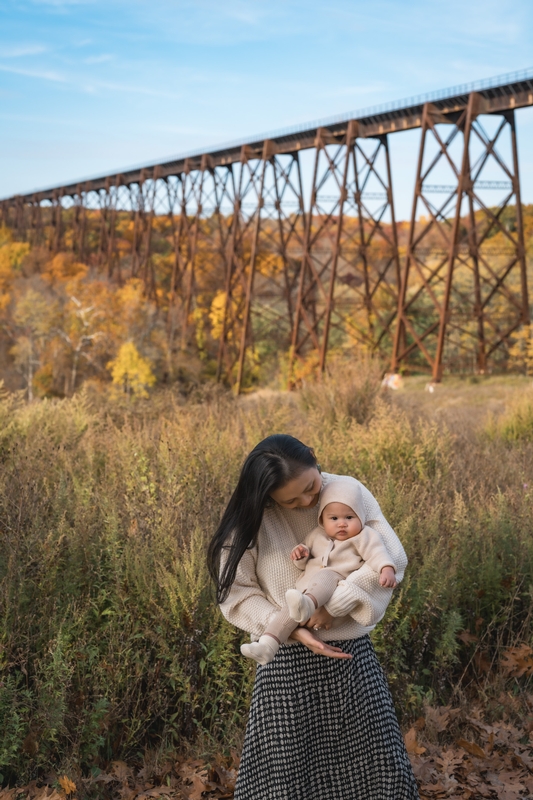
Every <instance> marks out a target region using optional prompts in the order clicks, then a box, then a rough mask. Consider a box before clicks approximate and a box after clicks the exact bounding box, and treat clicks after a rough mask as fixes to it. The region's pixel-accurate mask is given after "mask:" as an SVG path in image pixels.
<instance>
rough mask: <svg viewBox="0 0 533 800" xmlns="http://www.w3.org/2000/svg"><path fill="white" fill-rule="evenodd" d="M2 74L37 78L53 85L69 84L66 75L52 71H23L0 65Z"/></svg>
mask: <svg viewBox="0 0 533 800" xmlns="http://www.w3.org/2000/svg"><path fill="white" fill-rule="evenodd" d="M0 71H1V72H10V73H12V74H14V75H23V76H24V77H26V78H36V79H37V80H40V81H52V82H53V83H68V81H67V79H66V78H65V76H64V75H61V74H60V73H59V72H53V71H51V70H40V69H22V68H19V67H8V66H7V65H6V64H0Z"/></svg>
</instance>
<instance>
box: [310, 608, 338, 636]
mask: <svg viewBox="0 0 533 800" xmlns="http://www.w3.org/2000/svg"><path fill="white" fill-rule="evenodd" d="M333 619H334V618H333V617H332V616H331V614H329V613H328V612H327V611H326V609H325V608H324V606H321V607H320V608H317V610H316V611H315V613H314V614H313V615H312V616H311V617H309V619H308V620H307V622H306V623H305V627H306V628H314V630H320V628H324V630H326V631H329V629H330V628H331V623H332V622H333Z"/></svg>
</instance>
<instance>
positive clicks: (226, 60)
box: [0, 0, 533, 218]
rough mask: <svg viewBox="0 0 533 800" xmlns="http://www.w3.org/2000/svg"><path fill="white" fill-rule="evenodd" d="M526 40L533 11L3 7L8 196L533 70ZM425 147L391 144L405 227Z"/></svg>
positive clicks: (516, 5) (428, 4) (166, 4)
mask: <svg viewBox="0 0 533 800" xmlns="http://www.w3.org/2000/svg"><path fill="white" fill-rule="evenodd" d="M532 42H533V2H532V0H512V1H511V0H446V2H442V0H372V2H368V0H365V2H362V0H351V1H348V0H328V2H317V0H195V2H193V1H192V0H189V1H187V0H142V1H139V0H127V1H126V0H15V1H14V2H6V0H0V162H1V163H0V176H1V178H0V197H8V196H11V195H13V194H16V193H25V192H29V191H32V190H34V189H38V188H46V187H48V186H55V185H61V184H62V183H67V182H69V183H70V182H73V181H75V180H77V179H79V178H85V177H88V176H93V175H99V174H106V173H108V172H115V171H118V170H120V169H122V168H125V167H128V166H131V165H136V164H143V163H146V164H149V163H154V162H157V161H159V160H165V159H167V158H169V157H171V156H173V155H176V154H179V153H183V152H190V151H199V150H202V149H204V148H205V149H208V148H210V147H212V146H215V145H217V144H219V143H224V142H226V141H232V140H240V139H242V140H243V141H246V140H247V139H251V138H252V137H253V135H254V134H257V133H265V132H268V131H271V130H276V129H279V128H284V127H288V126H292V125H299V124H301V123H305V122H308V121H313V120H316V119H321V118H323V117H328V116H332V115H340V114H344V113H349V112H351V111H356V110H357V109H360V108H364V107H367V106H371V105H375V104H378V103H384V102H388V101H390V100H397V99H401V98H403V97H409V96H412V95H416V94H420V93H424V92H429V91H433V90H435V89H443V88H446V87H447V86H453V85H455V84H459V83H464V82H470V81H475V80H478V79H481V78H488V77H491V76H496V75H500V74H503V73H507V72H512V71H514V70H520V69H525V68H533V46H532ZM517 124H518V143H519V153H520V167H521V179H522V197H523V200H524V201H525V202H533V109H529V108H528V109H524V110H521V111H519V112H517ZM418 136H419V132H417V131H414V132H410V133H401V134H395V135H394V136H392V137H391V152H392V162H393V179H394V190H395V197H396V213H397V217H398V218H406V217H407V216H408V215H409V209H410V204H411V197H412V191H413V183H414V165H415V160H416V154H417V153H416V148H417V143H418Z"/></svg>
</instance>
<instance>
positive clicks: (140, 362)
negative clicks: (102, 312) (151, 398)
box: [107, 342, 155, 397]
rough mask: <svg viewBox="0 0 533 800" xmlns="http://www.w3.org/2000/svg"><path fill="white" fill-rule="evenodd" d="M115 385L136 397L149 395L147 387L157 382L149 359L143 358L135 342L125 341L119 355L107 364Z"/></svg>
mask: <svg viewBox="0 0 533 800" xmlns="http://www.w3.org/2000/svg"><path fill="white" fill-rule="evenodd" d="M107 366H108V369H109V370H110V371H111V377H112V378H113V383H114V384H115V386H120V387H121V388H122V389H123V391H124V392H126V393H127V394H132V395H133V396H134V397H148V392H147V391H146V390H147V388H149V387H150V386H153V385H154V383H155V375H154V373H153V372H152V367H151V366H150V362H149V361H148V359H146V358H143V357H142V356H141V354H140V353H139V351H138V350H137V348H136V347H135V345H134V343H133V342H124V344H123V345H122V346H121V348H120V350H119V351H118V353H117V357H116V358H115V359H113V361H110V362H109V364H108V365H107Z"/></svg>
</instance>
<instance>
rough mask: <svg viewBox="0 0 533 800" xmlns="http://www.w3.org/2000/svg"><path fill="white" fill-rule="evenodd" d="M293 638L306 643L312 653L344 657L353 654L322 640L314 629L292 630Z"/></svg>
mask: <svg viewBox="0 0 533 800" xmlns="http://www.w3.org/2000/svg"><path fill="white" fill-rule="evenodd" d="M290 638H291V639H296V641H297V642H300V644H304V645H305V646H306V647H307V648H308V649H309V650H311V652H312V653H316V655H317V656H328V658H344V659H350V658H352V656H351V655H350V654H349V653H343V652H342V650H341V649H340V647H333V646H332V645H331V644H328V643H327V642H321V641H320V639H317V637H316V636H315V635H314V633H313V632H312V631H309V630H307V628H296V630H294V631H293V632H292V636H291V637H290Z"/></svg>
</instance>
